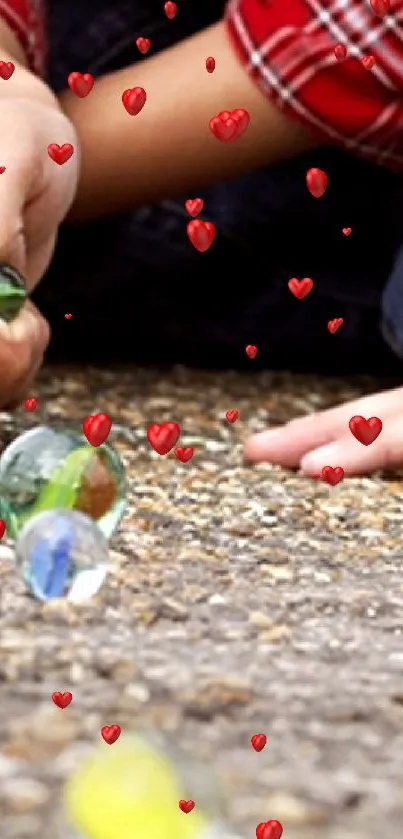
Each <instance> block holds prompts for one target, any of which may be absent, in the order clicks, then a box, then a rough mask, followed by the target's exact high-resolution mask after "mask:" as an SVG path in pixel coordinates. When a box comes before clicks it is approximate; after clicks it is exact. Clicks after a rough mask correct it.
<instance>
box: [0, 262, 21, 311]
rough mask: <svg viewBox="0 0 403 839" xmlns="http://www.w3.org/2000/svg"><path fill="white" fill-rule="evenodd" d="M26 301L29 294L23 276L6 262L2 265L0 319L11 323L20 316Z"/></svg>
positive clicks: (0, 269) (0, 265)
mask: <svg viewBox="0 0 403 839" xmlns="http://www.w3.org/2000/svg"><path fill="white" fill-rule="evenodd" d="M26 299H27V292H26V288H25V283H24V280H23V278H22V277H21V274H19V273H18V271H16V269H15V268H12V267H11V265H8V264H7V263H6V262H2V263H0V318H2V320H5V321H6V322H7V323H9V321H11V320H13V319H14V318H15V317H16V316H17V315H18V312H19V311H20V309H21V307H22V306H23V305H24V303H25V301H26Z"/></svg>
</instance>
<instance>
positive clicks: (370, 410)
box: [244, 388, 403, 469]
mask: <svg viewBox="0 0 403 839" xmlns="http://www.w3.org/2000/svg"><path fill="white" fill-rule="evenodd" d="M402 406H403V393H402V390H401V389H400V388H396V389H394V390H388V391H384V392H383V393H377V394H375V395H371V396H364V397H362V398H361V399H357V400H354V401H352V402H347V403H345V404H344V405H339V406H337V407H336V408H330V409H329V410H327V411H322V412H320V413H318V414H310V415H309V416H306V417H301V418H299V419H295V420H292V421H291V422H290V423H287V424H286V425H284V426H280V427H279V428H274V429H270V430H268V431H263V432H262V433H261V434H255V435H253V436H252V437H250V438H249V440H248V441H247V443H246V446H245V450H244V457H245V459H246V460H249V461H253V462H256V461H267V462H269V463H275V464H278V465H279V466H284V467H285V468H287V469H296V468H298V467H299V465H300V463H301V460H302V458H303V457H304V455H305V454H307V453H308V452H310V451H312V450H316V449H319V448H321V447H322V446H325V445H326V444H327V443H331V442H332V441H333V440H335V439H337V438H340V437H344V436H346V437H347V438H349V434H350V432H349V429H348V423H349V420H350V419H351V417H353V416H355V415H357V414H358V415H361V416H363V417H365V418H366V419H368V418H369V417H373V416H377V417H379V418H380V419H381V420H382V421H384V419H385V418H386V417H387V416H391V415H392V414H394V413H395V412H396V411H399V410H400V411H401V410H402ZM382 434H383V432H382ZM382 434H381V436H382ZM358 445H360V444H358ZM332 465H333V464H332V463H331V462H330V461H327V462H326V463H323V466H332ZM336 465H340V466H342V465H343V464H341V463H340V464H336ZM321 468H322V467H321Z"/></svg>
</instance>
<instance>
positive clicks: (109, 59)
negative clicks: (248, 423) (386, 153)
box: [36, 0, 403, 373]
mask: <svg viewBox="0 0 403 839" xmlns="http://www.w3.org/2000/svg"><path fill="white" fill-rule="evenodd" d="M223 8H224V4H223V3H222V2H218V0H203V2H196V0H186V2H182V3H179V10H178V14H177V17H176V18H175V19H174V20H168V19H167V18H166V16H165V15H164V11H163V2H162V0H114V2H113V3H112V2H111V0H80V2H79V3H68V2H66V0H52V2H50V9H49V39H50V62H49V83H50V84H51V86H52V87H53V89H54V90H56V91H60V90H62V89H64V88H65V87H66V84H67V81H66V80H67V76H68V74H69V73H70V72H72V71H73V70H78V71H80V72H82V73H85V72H90V73H93V74H94V75H95V76H99V75H102V74H104V73H107V72H109V71H113V70H117V69H120V68H122V67H124V66H126V65H128V64H131V63H134V62H136V61H145V60H147V56H144V57H143V56H141V54H140V53H139V51H138V49H137V47H136V44H135V42H136V38H138V37H139V36H143V37H146V38H150V39H151V50H150V53H149V54H155V53H156V52H157V51H159V50H162V49H164V48H165V47H168V46H169V45H171V44H172V43H173V42H175V41H177V40H180V39H182V38H186V37H188V36H189V35H191V34H193V33H194V32H196V31H197V30H200V29H203V28H205V27H206V26H208V25H210V24H211V23H213V22H214V21H216V20H218V19H219V17H220V16H221V14H222V11H223ZM206 55H207V53H206ZM213 78H214V77H213ZM133 84H135V77H134V80H133ZM161 84H163V79H161ZM224 107H225V103H223V108H224ZM240 107H242V103H240ZM107 118H108V115H107V114H105V119H107ZM229 153H230V147H229ZM311 166H318V167H320V168H322V169H324V170H325V171H326V172H327V174H328V188H327V192H326V193H325V196H324V197H323V198H321V199H315V198H313V197H312V196H311V195H310V193H309V192H308V189H307V187H306V182H305V175H306V172H307V170H308V169H309V168H310V167H311ZM400 192H401V185H400V179H399V178H398V177H397V176H395V175H393V174H391V173H390V172H388V171H387V170H386V169H382V168H377V167H375V166H374V165H372V164H371V163H367V162H365V161H361V160H357V159H354V158H352V157H349V156H348V155H347V154H346V153H344V152H342V151H339V150H337V149H320V150H318V151H317V152H313V153H309V154H306V155H304V156H301V157H299V158H297V159H295V160H292V161H286V162H284V163H282V164H281V165H278V166H275V167H272V168H270V169H264V170H261V171H258V172H254V173H252V174H248V175H244V176H243V177H238V178H236V179H234V180H232V181H230V182H228V183H222V184H217V185H215V186H213V187H211V188H209V189H201V190H193V191H192V195H185V196H172V198H170V199H169V200H167V201H164V202H163V203H161V204H159V205H158V206H154V207H142V208H140V209H137V210H133V211H132V212H130V213H125V214H123V215H120V216H114V217H112V218H109V219H102V220H100V221H96V222H93V223H85V224H82V225H80V226H77V227H74V228H73V227H71V228H69V227H67V226H66V227H63V228H62V230H61V233H60V237H59V243H58V247H57V250H56V254H55V257H54V260H53V263H52V266H51V268H50V270H49V272H48V274H47V276H46V278H45V279H44V281H43V282H42V283H41V285H40V287H39V289H38V291H37V294H36V299H37V302H38V304H39V305H40V307H41V308H42V310H43V311H44V313H45V315H47V317H48V318H49V319H50V321H51V323H52V326H53V336H54V337H53V341H52V347H51V353H52V354H53V357H55V358H62V357H63V358H70V359H75V360H83V361H84V360H87V361H100V362H104V363H108V362H112V361H116V360H121V361H139V362H167V363H171V362H178V363H188V364H198V365H199V364H200V365H202V366H217V367H219V366H231V367H236V366H242V365H243V364H245V365H246V366H247V367H248V369H251V368H252V367H256V366H258V365H265V366H267V367H271V368H284V367H288V368H293V369H295V370H309V369H310V370H317V371H319V372H320V371H324V372H354V371H360V372H368V373H372V372H382V371H385V372H387V373H395V372H399V371H400V369H401V361H400V359H399V358H398V357H397V355H396V354H395V353H393V352H392V351H391V349H390V348H389V346H388V345H387V343H386V342H385V340H384V337H383V335H382V331H381V301H382V296H383V294H384V290H385V286H386V283H387V280H388V277H389V275H390V274H391V272H392V267H393V264H394V259H395V254H396V253H397V251H398V248H399V244H400V241H401V240H403V236H402V231H401V225H400V216H401V205H400ZM195 197H202V198H203V199H204V202H205V205H204V210H203V213H202V215H201V216H200V218H203V219H205V220H210V221H213V222H214V223H215V225H216V228H217V236H216V240H215V242H214V244H213V246H212V247H211V249H210V250H209V251H208V252H207V253H204V254H199V253H198V252H197V251H196V250H194V249H193V247H192V245H191V244H190V242H189V240H188V238H187V234H186V225H187V222H188V220H189V217H188V215H187V213H186V210H185V207H184V201H185V200H186V198H195ZM343 227H351V228H352V234H351V236H349V237H345V236H344V235H343V233H342V228H343ZM400 260H401V262H403V256H401V258H400ZM402 270H403V268H402ZM397 271H399V268H398V263H396V264H395V268H394V273H392V283H395V281H396V282H397V284H398V285H399V280H398V279H396V278H397V277H398V276H399V277H400V278H401V279H400V285H399V289H400V287H401V284H403V276H402V275H401V272H400V273H399V274H398V275H397V273H396V272H397ZM306 276H308V277H312V279H313V281H314V288H313V291H312V292H311V293H310V295H309V296H308V297H307V298H305V299H304V300H297V299H296V298H295V297H293V295H292V294H291V293H290V291H289V289H288V286H287V283H288V280H289V279H290V278H291V277H298V278H302V277H306ZM400 296H401V297H402V302H401V306H400V312H401V319H400V322H401V330H400V333H399V330H397V331H396V330H395V333H394V334H396V335H397V337H398V340H399V342H400V346H402V347H403V292H402V293H401V295H400ZM385 299H386V301H388V299H389V303H388V302H387V303H386V305H387V308H388V307H389V308H388V318H392V320H393V318H394V317H395V315H396V311H395V303H396V300H397V298H396V297H395V298H394V301H395V302H393V300H392V303H391V304H390V298H388V297H387V296H386V298H385ZM399 305H400V300H399ZM65 312H71V313H72V314H73V317H72V318H71V320H69V321H65V320H64V313H65ZM339 317H342V318H344V324H343V326H342V327H341V328H340V329H339V330H338V332H337V333H336V334H335V335H331V334H330V333H329V331H328V329H327V323H328V321H329V320H332V319H333V318H339ZM399 317H400V315H399ZM389 331H390V330H389ZM246 344H256V345H257V346H258V348H259V355H258V357H257V359H256V360H255V361H254V362H253V363H252V362H251V361H250V360H249V359H248V358H247V357H246V355H245V351H244V347H245V345H246Z"/></svg>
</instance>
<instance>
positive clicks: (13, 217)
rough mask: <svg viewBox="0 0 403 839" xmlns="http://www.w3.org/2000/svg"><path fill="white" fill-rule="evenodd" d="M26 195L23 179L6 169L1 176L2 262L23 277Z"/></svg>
mask: <svg viewBox="0 0 403 839" xmlns="http://www.w3.org/2000/svg"><path fill="white" fill-rule="evenodd" d="M6 176H7V177H6ZM25 195H26V192H25V189H24V186H23V185H22V184H21V179H20V178H19V177H18V176H16V175H15V174H14V173H13V172H12V171H11V172H8V170H7V168H6V171H5V172H3V174H2V175H0V262H8V263H9V264H10V265H12V266H13V267H14V268H16V269H17V271H19V272H20V273H21V274H22V275H25V270H26V246H25V237H24V216H23V210H24V204H25Z"/></svg>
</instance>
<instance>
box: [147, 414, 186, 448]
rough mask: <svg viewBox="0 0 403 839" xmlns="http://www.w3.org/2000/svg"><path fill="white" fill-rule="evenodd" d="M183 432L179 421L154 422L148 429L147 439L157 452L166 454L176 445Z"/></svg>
mask: <svg viewBox="0 0 403 839" xmlns="http://www.w3.org/2000/svg"><path fill="white" fill-rule="evenodd" d="M180 433H181V430H180V427H179V425H178V423H177V422H163V423H162V425H159V424H158V423H157V422H154V423H153V424H152V425H150V426H149V427H148V429H147V439H148V442H149V443H150V445H151V446H152V447H153V449H154V451H156V452H157V454H160V455H164V454H168V452H170V451H171V449H173V447H174V446H176V444H177V442H178V440H179V435H180Z"/></svg>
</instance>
